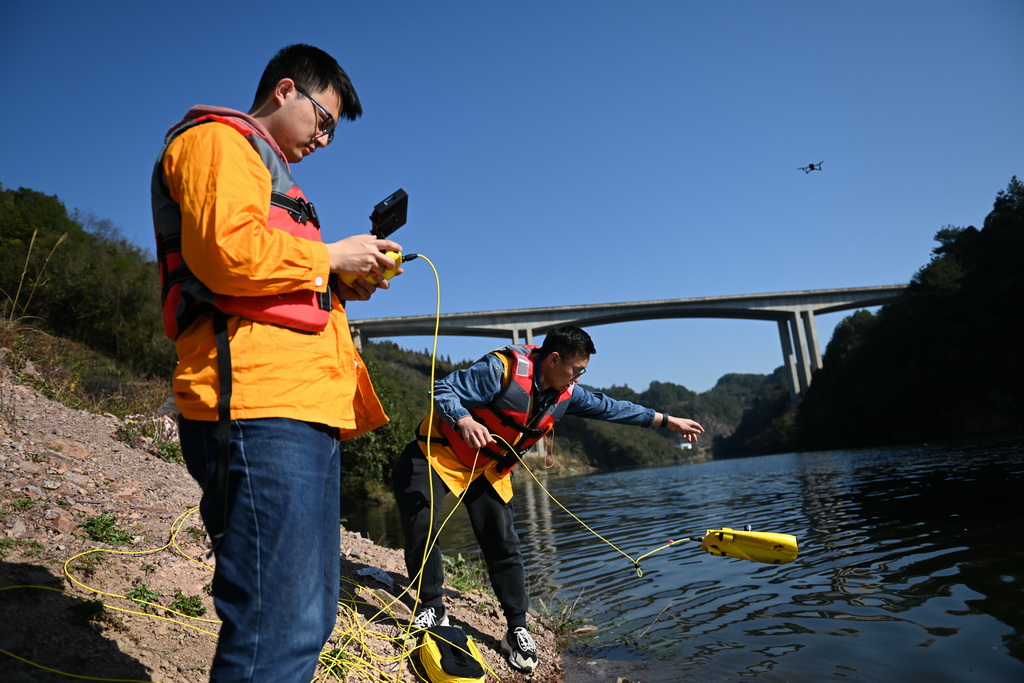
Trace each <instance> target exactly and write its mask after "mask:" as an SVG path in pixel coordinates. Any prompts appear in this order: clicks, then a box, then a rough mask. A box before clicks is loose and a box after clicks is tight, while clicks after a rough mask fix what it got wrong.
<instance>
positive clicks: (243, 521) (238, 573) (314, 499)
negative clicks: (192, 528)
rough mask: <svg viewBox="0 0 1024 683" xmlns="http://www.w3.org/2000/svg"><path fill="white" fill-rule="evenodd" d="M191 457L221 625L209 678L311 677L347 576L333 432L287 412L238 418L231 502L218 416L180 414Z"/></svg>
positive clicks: (278, 682) (302, 682)
mask: <svg viewBox="0 0 1024 683" xmlns="http://www.w3.org/2000/svg"><path fill="white" fill-rule="evenodd" d="M179 426H180V433H181V451H182V455H183V456H184V458H185V464H186V465H187V467H188V471H189V474H191V475H192V476H193V477H194V478H195V480H196V481H197V482H198V483H199V485H200V486H201V487H202V489H203V497H202V501H201V502H200V513H201V515H202V517H203V522H204V523H205V524H206V529H207V531H208V533H209V534H210V536H211V537H213V536H216V535H217V534H219V533H220V532H221V530H225V533H224V536H223V538H222V539H221V541H220V543H219V544H218V545H217V547H216V548H215V550H214V555H215V557H216V569H215V571H214V575H213V600H214V604H215V606H216V608H217V614H218V616H219V617H220V619H221V621H222V622H223V625H222V626H221V630H220V638H219V639H218V641H217V654H216V656H215V657H214V661H213V668H212V670H211V672H210V680H211V681H214V682H217V683H222V682H231V683H235V682H236V681H250V682H255V681H265V682H267V683H291V682H294V683H308V682H309V681H310V680H312V678H313V673H314V671H315V669H316V664H317V658H318V656H319V654H320V651H321V649H322V648H323V646H324V643H325V642H326V641H327V639H328V638H329V637H330V635H331V632H332V631H333V629H334V624H335V620H336V618H337V610H338V586H339V581H340V574H341V557H340V545H341V538H340V527H341V509H340V506H341V491H340V478H341V459H340V448H339V442H338V438H337V430H335V429H332V428H329V427H325V426H324V425H319V424H312V423H307V422H301V421H298V420H290V419H285V418H266V419H257V420H234V421H232V423H231V439H230V444H231V455H230V461H229V467H228V473H229V474H228V485H227V507H226V522H227V526H226V529H225V508H224V507H222V505H221V503H222V500H221V492H220V491H218V490H217V467H218V462H217V461H218V444H217V423H216V422H199V421H195V420H187V419H184V418H181V420H180V425H179Z"/></svg>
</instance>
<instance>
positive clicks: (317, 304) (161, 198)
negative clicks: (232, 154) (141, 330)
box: [152, 110, 332, 339]
mask: <svg viewBox="0 0 1024 683" xmlns="http://www.w3.org/2000/svg"><path fill="white" fill-rule="evenodd" d="M222 111H224V112H225V114H224V115H221V114H206V115H203V116H199V117H197V118H194V119H192V120H190V121H186V122H185V123H183V124H182V125H180V126H178V127H177V128H175V129H174V130H172V131H171V132H170V133H168V135H167V139H166V142H165V144H164V148H163V151H161V153H160V157H159V158H158V159H157V163H156V168H155V170H154V172H153V188H152V195H153V225H154V230H155V232H156V253H157V263H158V264H159V268H160V297H161V301H162V302H163V322H164V332H165V333H166V334H167V336H168V337H170V338H171V339H177V337H178V335H180V334H181V333H182V332H183V331H185V329H187V328H188V326H189V325H191V324H192V323H193V322H194V321H195V319H196V318H197V317H199V315H200V314H201V313H202V312H203V311H205V310H209V307H210V306H213V307H216V308H217V309H219V310H221V311H223V312H224V313H227V314H228V315H236V316H240V317H242V318H247V319H249V320H257V321H260V322H267V323H273V324H275V325H281V326H283V327H288V328H291V329H294V330H298V331H302V332H322V331H323V330H324V329H325V328H326V327H327V322H328V321H329V320H330V315H331V308H332V301H331V291H330V289H328V290H327V291H325V292H316V291H313V290H302V291H297V292H291V293H288V294H269V295H265V296H228V295H225V294H218V293H216V292H214V291H212V290H210V289H209V288H208V287H207V286H206V285H204V284H203V283H202V282H200V281H199V279H198V278H196V276H195V275H193V274H192V271H190V270H189V268H188V265H187V264H186V263H185V260H184V258H182V255H181V208H180V207H179V206H178V204H177V202H175V201H174V200H173V199H172V198H171V195H170V191H169V189H168V186H167V177H166V175H165V174H164V171H163V157H164V154H165V153H166V151H167V147H168V146H169V145H170V144H171V142H172V141H173V140H174V139H175V138H176V137H177V136H179V135H181V134H182V133H184V132H185V131H186V130H188V129H189V128H192V127H193V126H197V125H201V124H204V123H209V122H211V121H217V122H219V123H223V124H226V125H228V126H231V127H232V128H234V129H235V130H236V131H238V132H239V133H240V134H241V135H243V136H245V139H246V140H248V141H249V144H251V145H252V146H253V148H254V149H255V150H256V152H257V153H258V154H259V155H260V158H261V159H262V160H263V163H264V164H265V165H266V167H267V170H269V171H270V178H271V183H272V185H271V187H272V192H271V196H270V212H269V215H268V219H267V226H268V227H269V228H272V229H275V230H284V231H285V232H287V233H288V234H290V235H294V236H295V237H301V238H303V239H307V240H311V241H315V242H322V241H323V238H322V237H321V236H320V221H319V220H318V219H317V215H316V209H314V208H313V205H312V204H310V203H309V202H307V201H306V197H305V195H303V193H302V190H301V189H299V186H298V185H297V184H296V183H295V180H294V179H293V178H292V175H291V172H290V171H289V170H288V165H287V164H286V163H285V161H284V160H283V159H281V157H279V156H278V154H277V152H276V151H275V149H274V147H273V146H272V145H271V144H270V142H268V141H267V140H266V139H265V138H264V137H263V135H262V133H261V132H260V131H258V130H257V129H256V128H254V127H253V126H252V125H250V124H249V123H247V122H246V120H245V118H242V116H243V115H242V114H241V113H240V112H239V113H238V115H237V116H232V115H231V114H230V113H228V110H222Z"/></svg>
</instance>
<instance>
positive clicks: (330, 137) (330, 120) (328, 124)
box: [295, 84, 337, 145]
mask: <svg viewBox="0 0 1024 683" xmlns="http://www.w3.org/2000/svg"><path fill="white" fill-rule="evenodd" d="M295 89H296V90H298V91H299V93H300V94H301V95H302V96H303V97H305V98H306V99H307V100H309V101H310V102H312V103H313V106H314V107H316V108H317V109H319V110H320V113H321V114H323V115H324V122H323V123H322V124H318V125H317V128H318V129H319V131H320V135H326V136H327V144H328V145H329V144H331V143H332V142H334V129H335V127H336V126H337V124H335V123H334V117H333V116H331V113H330V112H329V111H327V110H326V109H324V108H323V107H321V106H320V103H319V102H317V101H316V100H314V99H313V98H312V97H310V96H309V93H308V92H306V90H305V88H303V87H301V86H300V85H298V84H296V85H295ZM320 135H317V137H320Z"/></svg>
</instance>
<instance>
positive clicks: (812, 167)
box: [796, 161, 825, 174]
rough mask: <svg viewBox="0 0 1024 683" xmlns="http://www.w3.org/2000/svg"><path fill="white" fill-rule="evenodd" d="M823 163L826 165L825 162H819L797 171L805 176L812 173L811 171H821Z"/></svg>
mask: <svg viewBox="0 0 1024 683" xmlns="http://www.w3.org/2000/svg"><path fill="white" fill-rule="evenodd" d="M823 163H825V162H824V161H819V162H818V163H816V164H807V165H806V166H801V167H799V168H798V169H796V170H798V171H803V172H804V173H805V174H807V173H810V172H811V171H820V170H821V165H822V164H823Z"/></svg>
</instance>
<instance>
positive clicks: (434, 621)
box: [412, 607, 448, 631]
mask: <svg viewBox="0 0 1024 683" xmlns="http://www.w3.org/2000/svg"><path fill="white" fill-rule="evenodd" d="M447 625H448V615H447V614H445V613H444V608H443V607H440V608H437V609H435V608H433V607H427V608H426V609H424V610H422V611H421V612H420V613H419V614H417V615H416V618H415V619H413V620H412V627H413V628H419V629H423V630H424V631H425V630H427V629H428V628H431V627H433V626H447Z"/></svg>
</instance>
